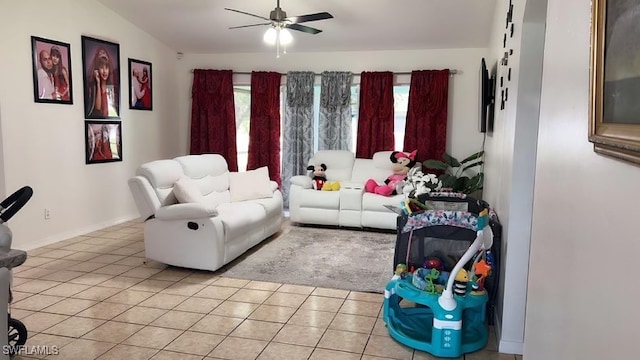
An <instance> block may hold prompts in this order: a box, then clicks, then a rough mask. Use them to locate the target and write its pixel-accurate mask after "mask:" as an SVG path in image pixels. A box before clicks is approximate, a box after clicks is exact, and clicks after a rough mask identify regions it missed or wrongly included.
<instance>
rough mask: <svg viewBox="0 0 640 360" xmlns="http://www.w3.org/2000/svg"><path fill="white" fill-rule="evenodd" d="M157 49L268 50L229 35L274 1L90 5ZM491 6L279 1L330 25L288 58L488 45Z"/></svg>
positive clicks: (473, 0) (255, 34) (492, 1)
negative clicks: (127, 24)
mask: <svg viewBox="0 0 640 360" xmlns="http://www.w3.org/2000/svg"><path fill="white" fill-rule="evenodd" d="M98 1H99V2H101V3H102V4H104V5H105V6H106V7H108V8H110V9H112V10H113V11H114V12H116V13H117V14H119V15H120V16H122V17H124V18H125V19H127V20H129V21H131V22H132V23H133V24H135V25H136V26H138V27H139V28H141V29H143V30H145V31H146V32H148V33H149V34H151V35H152V36H154V37H155V38H157V39H158V40H160V41H161V42H163V43H165V44H166V45H168V46H169V47H171V48H173V49H174V50H176V51H179V52H184V53H201V54H212V53H237V52H263V51H271V49H269V48H268V47H267V46H266V45H265V44H264V43H263V42H262V34H263V33H264V32H265V31H266V30H267V28H268V27H267V26H258V27H249V28H242V29H234V30H230V29H229V27H230V26H239V25H249V24H256V23H261V22H263V20H261V19H259V18H255V17H252V16H248V15H243V14H239V13H235V12H230V11H226V10H224V8H225V7H228V8H233V9H237V10H241V11H244V12H248V13H252V14H256V15H260V16H263V17H267V18H268V17H269V12H270V11H271V10H273V9H274V8H275V7H276V0H260V1H256V0H253V1H252V0H98ZM495 5H496V0H281V1H280V7H281V8H282V9H283V10H284V11H286V12H287V16H289V17H293V16H297V15H305V14H311V13H317V12H323V11H326V12H329V13H331V14H332V15H333V16H334V18H333V19H328V20H321V21H316V22H307V23H304V24H303V25H307V26H311V27H315V28H317V29H320V30H323V32H322V33H319V34H316V35H310V34H306V33H302V32H299V31H292V33H293V36H294V44H293V45H292V46H290V47H289V51H296V52H310V51H369V50H409V49H439V48H484V47H488V46H489V36H490V32H491V27H492V22H493V13H494V8H495Z"/></svg>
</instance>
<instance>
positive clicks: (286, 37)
mask: <svg viewBox="0 0 640 360" xmlns="http://www.w3.org/2000/svg"><path fill="white" fill-rule="evenodd" d="M262 40H263V41H264V42H265V43H267V44H269V45H276V43H277V42H279V43H280V45H283V46H286V45H289V44H291V43H292V42H293V35H291V32H290V31H289V30H287V29H286V28H281V27H279V26H272V27H270V28H269V29H267V31H266V32H265V33H264V35H263V36H262Z"/></svg>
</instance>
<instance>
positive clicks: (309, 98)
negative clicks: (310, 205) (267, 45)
mask: <svg viewBox="0 0 640 360" xmlns="http://www.w3.org/2000/svg"><path fill="white" fill-rule="evenodd" d="M314 77H315V74H314V73H313V72H310V71H292V72H289V73H287V93H286V102H285V107H284V127H283V129H282V138H283V139H282V147H283V149H282V196H283V198H284V207H285V208H288V207H289V186H290V183H289V179H291V177H292V176H294V175H303V174H306V172H307V163H308V162H309V159H311V157H313V82H314Z"/></svg>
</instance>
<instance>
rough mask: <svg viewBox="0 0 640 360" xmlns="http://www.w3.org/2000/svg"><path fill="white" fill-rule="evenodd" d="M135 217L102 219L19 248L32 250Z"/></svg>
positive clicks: (134, 217)
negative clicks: (99, 221)
mask: <svg viewBox="0 0 640 360" xmlns="http://www.w3.org/2000/svg"><path fill="white" fill-rule="evenodd" d="M137 218H139V216H132V217H128V218H120V219H113V220H109V221H103V222H101V223H97V224H93V225H89V226H86V227H83V228H80V229H74V230H72V231H68V232H65V233H61V234H56V235H54V236H49V237H46V238H44V239H40V240H38V241H36V242H32V243H29V244H27V245H25V246H24V247H23V248H21V249H20V250H25V251H29V250H33V249H36V248H39V247H42V246H46V245H50V244H53V243H57V242H58V241H62V240H67V239H71V238H74V237H76V236H82V235H86V234H89V233H92V232H94V231H97V230H101V229H104V228H107V227H109V226H114V225H119V224H122V223H125V222H127V221H131V220H135V219H137Z"/></svg>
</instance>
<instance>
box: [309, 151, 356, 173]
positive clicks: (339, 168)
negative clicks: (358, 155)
mask: <svg viewBox="0 0 640 360" xmlns="http://www.w3.org/2000/svg"><path fill="white" fill-rule="evenodd" d="M353 159H354V155H353V153H352V152H351V151H347V150H321V151H318V152H317V153H316V154H315V155H314V157H313V158H311V159H310V160H309V165H314V166H315V165H319V164H325V165H327V171H325V174H326V176H327V180H328V181H347V180H349V179H351V170H352V168H353Z"/></svg>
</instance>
